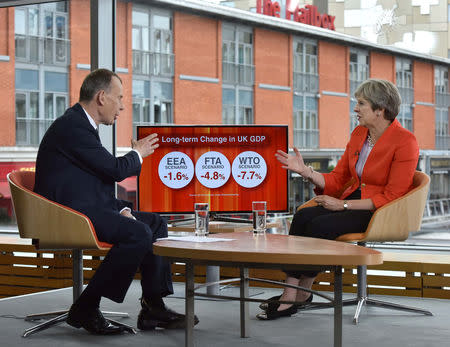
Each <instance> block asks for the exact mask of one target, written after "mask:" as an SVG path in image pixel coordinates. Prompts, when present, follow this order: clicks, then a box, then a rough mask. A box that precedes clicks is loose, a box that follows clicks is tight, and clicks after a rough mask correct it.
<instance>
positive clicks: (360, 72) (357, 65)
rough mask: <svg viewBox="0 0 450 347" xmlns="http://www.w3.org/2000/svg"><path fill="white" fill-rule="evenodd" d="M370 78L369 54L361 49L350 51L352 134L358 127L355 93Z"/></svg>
mask: <svg viewBox="0 0 450 347" xmlns="http://www.w3.org/2000/svg"><path fill="white" fill-rule="evenodd" d="M368 78H369V53H368V52H367V51H363V50H359V49H354V48H352V49H350V64H349V80H350V133H351V132H352V131H353V130H354V129H355V128H356V126H357V125H358V119H357V118H356V113H355V112H354V109H355V106H356V98H355V95H354V94H355V91H356V89H357V88H358V86H359V85H360V84H361V83H362V82H364V81H365V80H367V79H368Z"/></svg>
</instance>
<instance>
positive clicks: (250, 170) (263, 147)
mask: <svg viewBox="0 0 450 347" xmlns="http://www.w3.org/2000/svg"><path fill="white" fill-rule="evenodd" d="M287 131H288V127H287V126H284V125H276V126H269V125H268V126H256V125H255V126H253V125H250V126H226V125H225V126H219V125H215V126H195V125H193V126H139V127H138V129H137V132H138V139H141V138H144V137H146V136H148V135H150V134H152V133H157V134H158V137H159V148H157V149H156V151H155V152H154V153H153V154H151V155H149V156H148V157H146V158H144V162H143V164H142V169H141V174H140V176H139V180H138V201H139V209H140V210H141V211H148V212H158V213H192V211H193V209H194V203H196V202H207V203H209V206H210V211H213V212H222V213H226V212H250V211H251V209H252V201H259V200H264V201H267V210H268V211H273V212H284V211H287V209H288V192H287V189H288V177H287V171H286V170H284V169H282V168H281V165H280V164H279V163H278V161H277V160H276V158H275V152H276V151H277V149H281V150H283V151H285V152H287V151H288V142H287V136H288V135H287Z"/></svg>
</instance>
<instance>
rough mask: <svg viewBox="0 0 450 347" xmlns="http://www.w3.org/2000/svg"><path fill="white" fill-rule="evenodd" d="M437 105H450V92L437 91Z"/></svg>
mask: <svg viewBox="0 0 450 347" xmlns="http://www.w3.org/2000/svg"><path fill="white" fill-rule="evenodd" d="M436 106H440V107H450V94H449V93H438V92H436Z"/></svg>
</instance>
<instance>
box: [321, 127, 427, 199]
mask: <svg viewBox="0 0 450 347" xmlns="http://www.w3.org/2000/svg"><path fill="white" fill-rule="evenodd" d="M368 131H369V130H368V129H367V128H366V127H363V126H358V127H356V128H355V130H353V133H352V136H351V138H350V141H349V142H348V144H347V148H346V149H345V152H344V154H343V155H342V157H341V159H340V160H339V162H338V164H337V165H336V168H335V169H334V170H333V171H332V172H330V173H325V174H323V175H324V178H325V188H324V189H323V190H320V189H315V192H316V193H317V194H325V195H331V196H335V197H337V198H340V199H344V198H345V197H347V196H349V195H350V194H351V193H353V192H354V191H355V190H356V189H358V187H361V199H368V198H370V199H372V201H373V204H374V205H375V208H379V207H381V206H383V205H385V204H387V203H388V202H389V201H392V200H394V199H396V198H398V197H400V196H402V195H404V194H405V193H407V192H408V191H409V190H410V189H411V186H412V182H413V176H414V172H415V170H416V167H417V162H418V160H419V145H418V144H417V140H416V137H415V136H414V134H413V133H411V132H410V131H408V130H406V129H404V128H403V127H402V126H401V124H400V122H399V121H398V120H397V119H395V120H394V121H393V122H392V124H391V125H390V126H389V127H388V128H387V129H386V130H385V132H384V133H383V135H381V137H380V138H379V139H378V141H377V142H376V144H375V146H374V147H373V148H372V151H371V152H370V154H369V157H368V158H367V161H366V164H365V165H364V170H363V173H362V176H361V181H360V179H359V177H358V175H357V173H356V162H357V161H358V157H359V153H360V152H361V149H362V147H363V145H364V142H365V141H366V138H367V133H368ZM350 180H352V184H351V185H350V186H349V187H348V188H347V189H346V190H344V192H342V188H343V187H344V186H345V185H346V183H347V182H349V181H350Z"/></svg>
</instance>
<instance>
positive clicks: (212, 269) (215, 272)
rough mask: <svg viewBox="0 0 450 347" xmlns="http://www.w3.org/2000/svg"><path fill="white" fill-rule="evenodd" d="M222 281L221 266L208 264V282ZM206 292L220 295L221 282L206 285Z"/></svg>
mask: <svg viewBox="0 0 450 347" xmlns="http://www.w3.org/2000/svg"><path fill="white" fill-rule="evenodd" d="M218 281H220V266H211V265H207V266H206V283H211V282H218ZM206 294H209V295H219V284H214V285H212V286H208V287H206Z"/></svg>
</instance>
